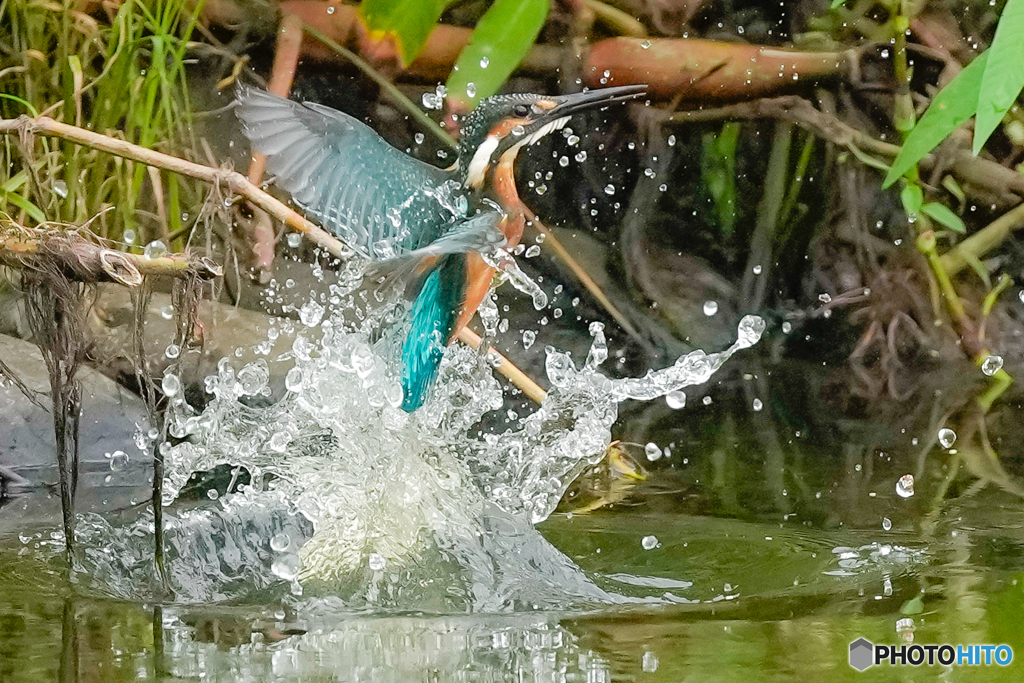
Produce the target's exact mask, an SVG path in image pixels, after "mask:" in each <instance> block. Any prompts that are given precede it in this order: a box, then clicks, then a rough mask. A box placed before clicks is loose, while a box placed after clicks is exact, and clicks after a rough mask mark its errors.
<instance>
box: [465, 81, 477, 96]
mask: <svg viewBox="0 0 1024 683" xmlns="http://www.w3.org/2000/svg"><path fill="white" fill-rule="evenodd" d="M466 94H467V95H469V96H470V97H476V83H467V84H466Z"/></svg>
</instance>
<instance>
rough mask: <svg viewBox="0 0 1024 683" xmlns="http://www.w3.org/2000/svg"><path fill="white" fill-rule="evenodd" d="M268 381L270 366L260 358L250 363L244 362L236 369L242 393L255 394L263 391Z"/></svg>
mask: <svg viewBox="0 0 1024 683" xmlns="http://www.w3.org/2000/svg"><path fill="white" fill-rule="evenodd" d="M268 381H270V366H269V365H267V361H265V360H263V359H262V358H260V359H259V360H254V361H253V362H251V363H246V364H245V366H243V367H242V369H241V370H239V371H238V385H239V388H240V389H241V391H242V393H243V394H248V395H249V396H255V395H257V394H259V393H260V392H261V391H263V387H265V386H267V382H268Z"/></svg>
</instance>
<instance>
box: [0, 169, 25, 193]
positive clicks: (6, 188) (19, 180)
mask: <svg viewBox="0 0 1024 683" xmlns="http://www.w3.org/2000/svg"><path fill="white" fill-rule="evenodd" d="M26 181H28V171H18V172H17V173H15V174H14V175H12V176H11V177H10V178H8V179H7V182H6V183H4V184H3V185H0V192H2V193H4V194H6V193H8V192H17V191H18V188H20V187H21V186H22V185H24V184H25V182H26Z"/></svg>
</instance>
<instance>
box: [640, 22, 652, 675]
mask: <svg viewBox="0 0 1024 683" xmlns="http://www.w3.org/2000/svg"><path fill="white" fill-rule="evenodd" d="M651 44H652V43H651V41H649V40H645V41H644V42H642V43H640V47H642V48H643V49H645V50H646V49H647V48H649V47H650V46H651ZM644 671H647V669H644Z"/></svg>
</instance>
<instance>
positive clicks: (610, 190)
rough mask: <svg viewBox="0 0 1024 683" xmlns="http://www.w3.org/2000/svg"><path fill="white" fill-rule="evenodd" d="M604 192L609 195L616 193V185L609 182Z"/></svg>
mask: <svg viewBox="0 0 1024 683" xmlns="http://www.w3.org/2000/svg"><path fill="white" fill-rule="evenodd" d="M604 193H605V194H606V195H608V196H609V197H610V196H611V195H613V194H615V186H614V185H612V184H611V183H608V184H607V185H605V186H604Z"/></svg>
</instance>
